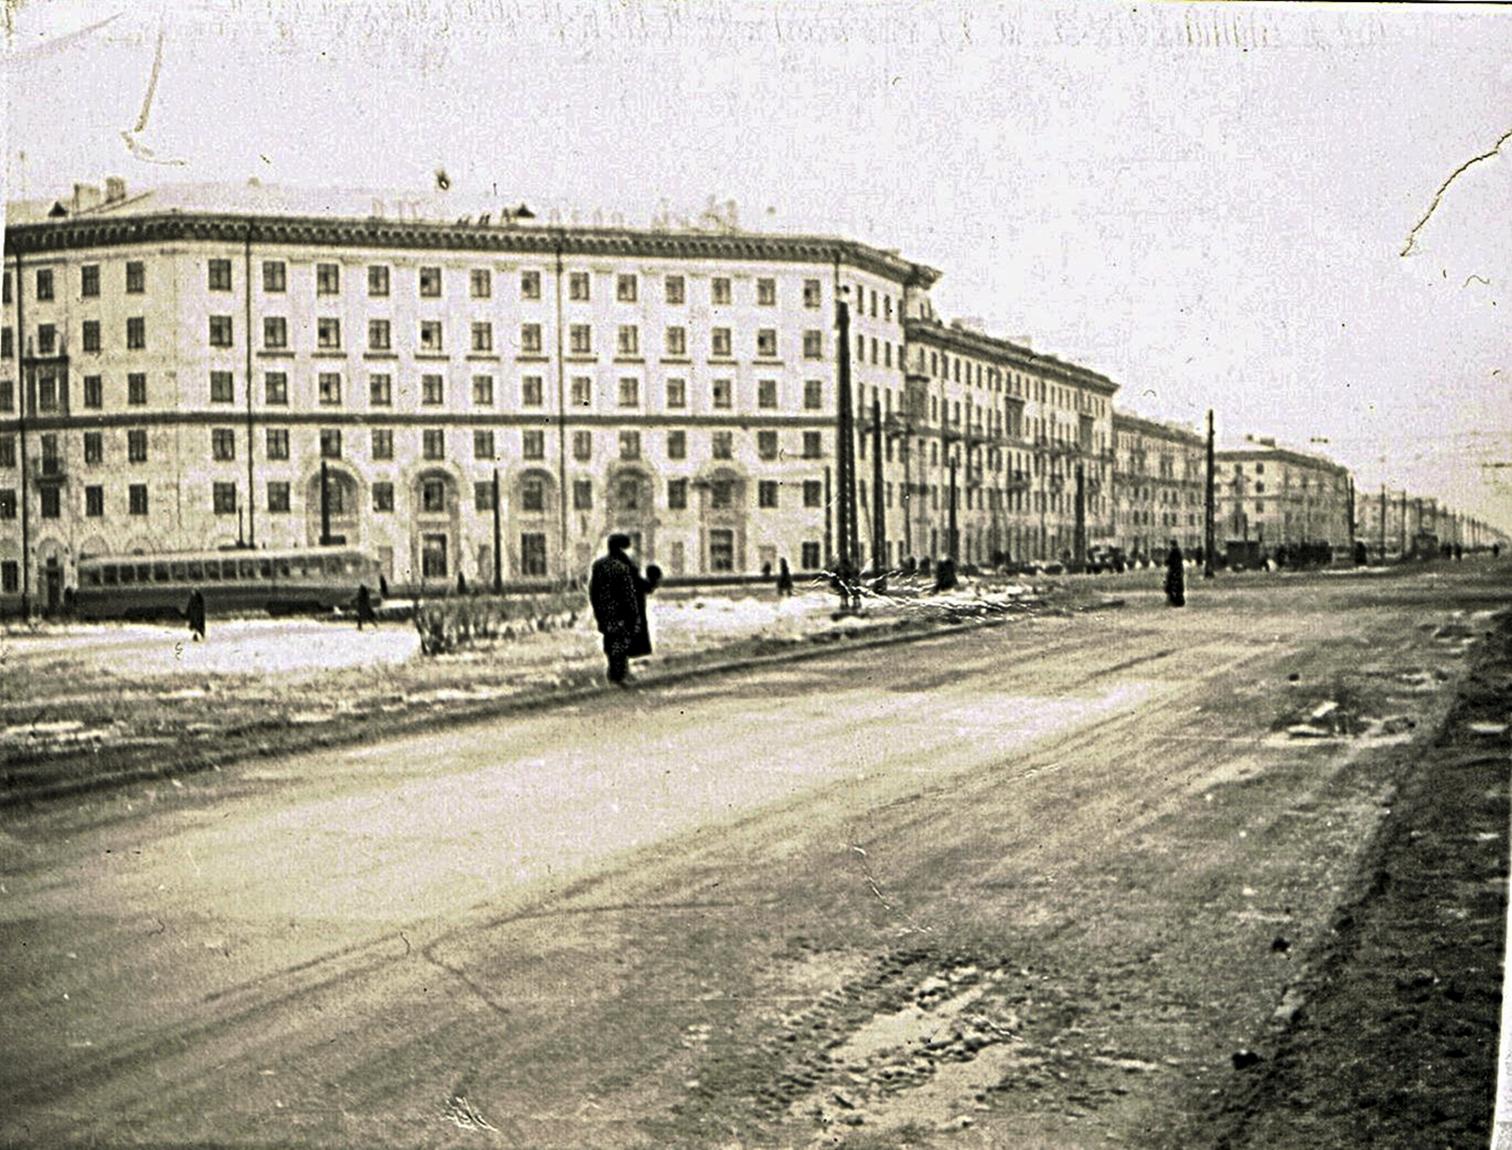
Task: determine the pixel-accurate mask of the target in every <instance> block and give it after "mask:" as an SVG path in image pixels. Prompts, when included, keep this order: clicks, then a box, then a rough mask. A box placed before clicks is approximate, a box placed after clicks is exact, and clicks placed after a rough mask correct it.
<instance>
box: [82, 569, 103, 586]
mask: <svg viewBox="0 0 1512 1150" xmlns="http://www.w3.org/2000/svg"><path fill="white" fill-rule="evenodd" d="M79 579H80V581H81V582H82V583H83V584H84V586H86V587H98V586H99V585H100V569H99V568H98V567H85V568H84V569H83V570H82V571H80V572H79Z"/></svg>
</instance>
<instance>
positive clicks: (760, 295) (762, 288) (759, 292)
mask: <svg viewBox="0 0 1512 1150" xmlns="http://www.w3.org/2000/svg"><path fill="white" fill-rule="evenodd" d="M756 303H757V305H758V306H760V307H776V306H777V281H776V280H774V279H765V278H763V279H759V280H757V281H756Z"/></svg>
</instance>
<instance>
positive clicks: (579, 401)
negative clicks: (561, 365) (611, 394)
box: [572, 375, 593, 407]
mask: <svg viewBox="0 0 1512 1150" xmlns="http://www.w3.org/2000/svg"><path fill="white" fill-rule="evenodd" d="M572 406H573V407H592V406H593V380H592V378H591V377H589V376H586V375H575V376H573V377H572Z"/></svg>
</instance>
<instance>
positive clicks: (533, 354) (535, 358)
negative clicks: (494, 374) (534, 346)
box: [515, 351, 550, 363]
mask: <svg viewBox="0 0 1512 1150" xmlns="http://www.w3.org/2000/svg"><path fill="white" fill-rule="evenodd" d="M515 362H516V363H548V362H550V357H549V356H547V355H546V354H545V353H544V352H539V351H527V352H522V353H520V354H519V355H517V356H515Z"/></svg>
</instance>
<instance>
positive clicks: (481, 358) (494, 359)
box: [467, 351, 499, 363]
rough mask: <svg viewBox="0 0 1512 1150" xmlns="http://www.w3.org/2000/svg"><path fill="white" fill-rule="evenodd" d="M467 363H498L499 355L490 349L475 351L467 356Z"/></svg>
mask: <svg viewBox="0 0 1512 1150" xmlns="http://www.w3.org/2000/svg"><path fill="white" fill-rule="evenodd" d="M467 362H468V363H498V362H499V357H498V356H497V355H495V354H494V353H493V352H491V351H475V352H472V353H471V354H470V355H468V357H467Z"/></svg>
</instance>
